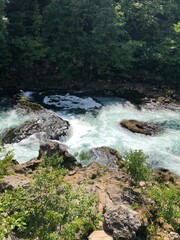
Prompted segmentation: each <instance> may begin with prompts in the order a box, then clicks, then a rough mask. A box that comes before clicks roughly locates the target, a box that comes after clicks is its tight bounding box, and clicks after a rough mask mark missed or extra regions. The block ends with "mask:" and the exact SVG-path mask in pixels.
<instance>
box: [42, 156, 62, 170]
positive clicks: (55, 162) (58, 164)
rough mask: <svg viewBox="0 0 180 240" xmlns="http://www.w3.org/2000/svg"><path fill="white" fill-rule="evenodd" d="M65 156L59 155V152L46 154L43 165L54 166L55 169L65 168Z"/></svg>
mask: <svg viewBox="0 0 180 240" xmlns="http://www.w3.org/2000/svg"><path fill="white" fill-rule="evenodd" d="M63 162H64V160H63V157H62V156H59V154H58V153H54V154H53V155H52V156H45V157H44V160H43V162H42V166H43V167H46V168H48V167H53V168H55V169H59V170H60V169H62V168H63Z"/></svg>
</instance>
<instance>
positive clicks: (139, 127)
mask: <svg viewBox="0 0 180 240" xmlns="http://www.w3.org/2000/svg"><path fill="white" fill-rule="evenodd" d="M120 124H121V126H122V127H124V128H127V129H128V130H130V131H131V132H134V133H141V134H145V135H154V134H156V133H159V132H160V131H161V128H160V126H159V125H158V124H154V123H147V122H141V121H137V120H123V121H122V122H120Z"/></svg>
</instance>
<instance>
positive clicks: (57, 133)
mask: <svg viewBox="0 0 180 240" xmlns="http://www.w3.org/2000/svg"><path fill="white" fill-rule="evenodd" d="M68 130H69V122H68V121H65V120H63V119H62V118H60V117H59V116H58V115H56V114H55V113H53V112H51V111H48V110H47V111H44V112H43V114H42V115H38V116H37V119H36V120H32V121H26V122H25V123H24V124H23V125H22V126H20V127H19V128H16V129H10V130H9V131H7V132H5V133H4V136H3V139H2V140H3V142H4V143H6V144H7V143H16V142H19V141H21V140H23V139H25V138H27V137H29V136H31V135H33V134H36V136H37V137H39V136H41V135H40V133H42V134H43V137H44V138H46V139H52V140H59V139H60V137H62V136H67V134H68Z"/></svg>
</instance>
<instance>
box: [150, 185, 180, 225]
mask: <svg viewBox="0 0 180 240" xmlns="http://www.w3.org/2000/svg"><path fill="white" fill-rule="evenodd" d="M149 194H150V196H151V198H152V199H153V200H154V210H155V213H156V214H155V215H156V218H161V217H162V218H163V219H165V220H166V221H167V222H168V223H170V224H171V225H172V226H173V227H174V228H175V229H176V228H178V224H177V220H178V218H180V191H179V189H178V188H177V187H175V186H173V185H169V186H168V187H167V186H165V185H163V186H161V188H160V189H159V188H157V189H156V188H154V189H151V190H150V191H149Z"/></svg>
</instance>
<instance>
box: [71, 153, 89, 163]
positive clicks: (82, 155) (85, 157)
mask: <svg viewBox="0 0 180 240" xmlns="http://www.w3.org/2000/svg"><path fill="white" fill-rule="evenodd" d="M74 156H75V157H79V159H80V160H81V161H85V160H90V158H91V156H90V154H89V152H88V151H81V152H80V153H75V155H74Z"/></svg>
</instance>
